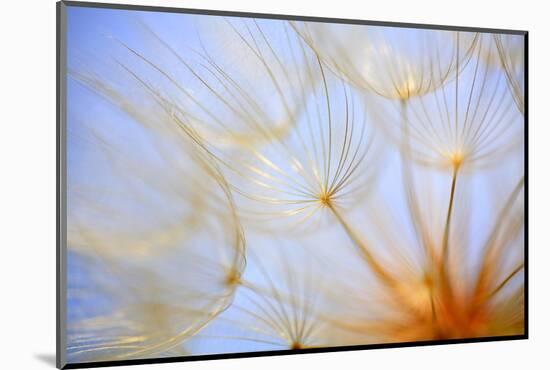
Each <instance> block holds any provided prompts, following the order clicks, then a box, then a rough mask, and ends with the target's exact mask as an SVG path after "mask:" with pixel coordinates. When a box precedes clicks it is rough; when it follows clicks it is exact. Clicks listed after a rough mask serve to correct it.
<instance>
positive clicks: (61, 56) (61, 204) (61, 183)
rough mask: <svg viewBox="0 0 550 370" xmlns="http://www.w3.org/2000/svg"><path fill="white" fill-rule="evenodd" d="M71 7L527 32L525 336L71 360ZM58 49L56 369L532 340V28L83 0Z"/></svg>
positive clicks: (62, 6)
mask: <svg viewBox="0 0 550 370" xmlns="http://www.w3.org/2000/svg"><path fill="white" fill-rule="evenodd" d="M67 7H85V8H101V9H113V10H134V11H149V12H164V13H182V14H196V15H215V16H224V17H243V18H260V19H278V20H294V21H308V22H321V23H341V24H357V25H370V26H382V27H399V28H420V29H430V30H445V31H464V32H480V33H499V34H511V35H522V36H524V42H525V44H524V65H525V70H524V101H525V112H524V125H525V135H524V175H525V186H524V209H525V223H524V234H525V236H524V334H522V335H510V336H494V337H477V338H461V339H448V340H429V341H415V342H392V343H379V344H365V345H353V346H339V347H326V348H309V349H300V350H292V349H288V350H273V351H257V352H238V353H223V354H208V355H194V356H178V357H159V358H150V359H149V358H148V359H133V360H117V361H97V362H80V363H66V356H65V347H66V308H65V305H66V287H67V285H66V282H67V276H66V268H65V262H66V259H65V258H66V248H67V246H66V241H67V230H66V215H67V213H66V200H67V192H66V185H67V167H66V165H67V162H66V149H67V146H66V133H67V127H66V123H67V122H66V82H67V79H66V76H67V74H66V70H67V68H66V56H67V55H66V52H67V50H66V36H67V28H66V25H67V18H66V8H67ZM56 19H57V22H56V41H57V42H56V48H57V63H56V80H57V82H56V105H57V107H56V130H57V139H56V175H57V182H56V204H57V206H56V230H57V233H56V239H57V248H56V367H57V368H58V369H81V368H96V367H111V366H127V365H143V364H160V363H174V362H190V361H206V360H220V359H233V358H250V357H266V356H284V355H295V354H308V353H330V352H342V351H360V350H368V349H385V348H405V347H421V346H433V345H446V344H466V343H482V342H497V341H510V340H522V339H528V338H529V299H528V296H529V294H528V292H529V258H528V257H529V253H528V252H529V251H528V249H529V248H528V246H529V222H528V220H529V201H528V200H529V195H528V194H529V181H528V180H529V176H528V173H529V160H528V158H529V145H528V144H529V125H528V122H529V119H528V116H529V108H528V107H529V78H528V77H529V73H528V71H529V57H528V56H529V32H528V31H526V30H514V29H498V28H478V27H461V26H450V25H433V24H421V23H403V22H383V21H371V20H359V19H346V18H325V17H312V16H299V15H286V14H266V13H252V12H239V11H225V10H210V9H190V8H174V7H163V6H146V5H130V4H110V3H98V2H83V1H58V2H57V3H56Z"/></svg>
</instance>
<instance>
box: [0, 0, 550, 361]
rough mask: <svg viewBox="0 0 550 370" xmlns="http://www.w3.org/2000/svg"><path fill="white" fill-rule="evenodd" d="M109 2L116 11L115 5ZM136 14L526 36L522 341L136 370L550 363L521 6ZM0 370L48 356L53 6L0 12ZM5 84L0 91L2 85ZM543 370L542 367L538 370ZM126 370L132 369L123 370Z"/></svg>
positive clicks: (544, 50)
mask: <svg viewBox="0 0 550 370" xmlns="http://www.w3.org/2000/svg"><path fill="white" fill-rule="evenodd" d="M114 2H116V1H114ZM127 2H133V3H134V4H145V5H166V6H175V7H191V8H192V7H195V8H203V9H221V10H240V11H250V12H262V13H280V14H297V15H312V16H324V17H336V18H358V19H369V20H382V21H401V22H415V23H432V24H448V25H461V26H474V27H494V28H514V29H526V30H529V31H530V45H529V46H530V55H529V61H530V63H529V72H530V90H529V97H530V99H529V103H530V104H529V105H530V117H529V118H530V120H529V124H530V132H529V141H530V145H529V156H530V161H529V162H530V163H529V164H530V165H529V183H530V184H529V196H530V207H529V239H530V245H529V247H530V266H529V275H530V292H529V298H530V310H529V311H530V312H529V318H530V320H529V321H530V327H529V329H530V339H529V340H527V341H525V340H524V341H512V342H496V343H480V344H462V345H452V346H436V347H414V348H401V349H384V350H370V351H359V352H347V353H328V354H315V355H300V356H284V357H269V358H252V359H234V360H221V361H207V362H192V363H177V364H164V365H149V366H140V367H139V369H176V368H177V369H189V370H190V369H193V370H195V369H196V370H211V369H216V370H225V369H239V370H248V369H257V368H258V367H260V368H262V369H265V370H269V369H280V368H288V369H293V368H310V367H311V368H326V369H332V368H341V369H379V368H384V369H386V368H388V369H392V368H407V369H408V368H412V369H416V368H422V369H438V370H441V369H463V368H472V369H482V368H485V369H518V368H522V367H525V368H530V369H531V368H545V369H548V368H549V367H548V366H549V364H550V360H549V356H548V355H549V353H548V352H550V325H549V324H550V288H549V287H548V284H549V283H550V238H549V236H550V225H549V224H548V221H547V220H548V219H550V203H549V201H550V175H549V163H548V160H549V159H550V151H549V149H550V122H549V120H548V118H549V117H550V111H549V109H550V79H549V76H550V46H549V45H550V17H549V14H548V11H547V7H545V5H544V4H545V3H546V2H544V1H526V0H514V1H507V0H494V1H493V0H491V1H488V0H451V1H442V0H439V1H437V0H432V1H428V0H400V1H397V0H383V1H380V0H370V1H369V0H333V1H326V2H324V3H323V2H321V0H269V1H263V2H260V1H258V0H231V1H228V0H226V1H223V0H202V1H199V0H197V1H185V0H180V1H177V0H172V1H151V0H150V1H144V0H142V1H137V0H128V1H127ZM0 14H1V15H0V17H1V20H0V28H1V29H0V31H1V32H0V38H1V39H0V41H1V43H0V63H1V68H0V94H1V99H0V102H1V103H0V174H1V175H0V176H1V177H0V179H1V180H0V184H1V191H0V209H1V215H2V216H1V217H2V219H1V223H0V230H1V231H0V238H1V243H0V274H1V279H0V283H1V291H0V292H1V294H0V302H1V304H0V310H1V315H0V317H1V320H2V322H1V326H0V348H1V352H0V368H6V369H20V368H21V369H40V368H53V366H54V358H55V355H54V354H55V183H56V177H55V138H56V132H55V1H54V0H23V1H19V0H10V1H4V2H3V3H2V11H1V13H0ZM6 82H7V83H6ZM545 364H546V365H545ZM133 368H134V369H137V368H135V367H133Z"/></svg>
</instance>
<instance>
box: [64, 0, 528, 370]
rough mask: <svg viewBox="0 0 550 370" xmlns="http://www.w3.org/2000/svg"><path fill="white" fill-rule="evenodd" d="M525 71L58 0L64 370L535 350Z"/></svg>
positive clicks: (347, 23) (326, 31)
mask: <svg viewBox="0 0 550 370" xmlns="http://www.w3.org/2000/svg"><path fill="white" fill-rule="evenodd" d="M526 60H527V32H525V31H512V30H494V29H474V28H463V27H450V26H428V25H415V24H396V23H385V22H371V21H358V20H343V19H326V18H312V17H299V16H282V15H267V14H248V13H232V12H218V11H203V10H191V9H173V8H155V7H139V6H129V5H110V4H98V3H84V2H82V3H79V2H61V3H58V338H57V340H58V341H57V344H58V354H57V359H58V367H65V368H76V367H91V366H104V365H105V366H106V365H125V364H140V363H154V362H173V361H188V360H197V359H214V358H230V357H247V356H260V355H261V356H266V355H281V354H298V353H312V352H326V351H341V350H356V349H368V348H381V347H402V346H411V345H426V344H449V343H463V342H478V341H488V340H508V339H525V338H527V299H526V298H527V274H526V271H527V248H526V246H527V234H526V232H527V230H526V221H527V219H526V216H527V214H526V209H527V187H526V186H527V178H526V171H527V166H526V160H527V158H526V157H527V142H526V141H527V89H526V83H527V79H526V76H527V71H526V68H527V64H526Z"/></svg>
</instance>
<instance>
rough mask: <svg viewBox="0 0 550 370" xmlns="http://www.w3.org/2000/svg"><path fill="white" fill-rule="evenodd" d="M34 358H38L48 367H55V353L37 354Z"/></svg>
mask: <svg viewBox="0 0 550 370" xmlns="http://www.w3.org/2000/svg"><path fill="white" fill-rule="evenodd" d="M34 358H36V359H37V360H40V361H42V363H45V364H46V365H50V366H52V367H55V354H53V353H46V354H44V353H41V354H35V355H34Z"/></svg>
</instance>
